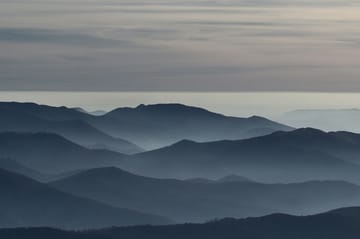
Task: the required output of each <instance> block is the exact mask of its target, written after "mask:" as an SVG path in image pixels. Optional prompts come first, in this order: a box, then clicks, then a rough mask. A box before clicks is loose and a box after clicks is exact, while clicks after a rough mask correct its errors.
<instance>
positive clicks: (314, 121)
mask: <svg viewBox="0 0 360 239" xmlns="http://www.w3.org/2000/svg"><path fill="white" fill-rule="evenodd" d="M278 120H279V121H281V122H284V123H286V124H289V125H291V126H294V127H313V128H317V129H322V130H326V131H339V130H342V131H350V132H357V133H360V125H359V122H360V109H312V110H295V111H290V112H287V113H285V114H283V115H281V116H280V117H278Z"/></svg>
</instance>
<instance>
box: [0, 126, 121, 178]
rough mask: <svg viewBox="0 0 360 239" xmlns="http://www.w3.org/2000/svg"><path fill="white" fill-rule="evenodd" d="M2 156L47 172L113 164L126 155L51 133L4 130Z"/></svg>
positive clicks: (1, 139) (0, 135) (0, 142)
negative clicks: (85, 145) (81, 144)
mask: <svg viewBox="0 0 360 239" xmlns="http://www.w3.org/2000/svg"><path fill="white" fill-rule="evenodd" d="M0 145H1V147H0V158H11V159H13V160H16V161H17V162H19V163H21V164H22V165H24V166H26V167H29V168H33V169H35V170H37V171H40V172H43V173H51V174H54V173H62V172H66V171H71V170H77V169H88V168H94V167H104V166H113V165H117V164H119V162H120V161H121V159H122V158H123V156H124V155H122V154H119V153H115V152H111V151H106V150H90V149H87V148H84V147H82V146H80V145H77V144H74V143H72V142H70V141H68V140H66V139H65V138H63V137H61V136H58V135H55V134H48V133H12V132H7V133H0Z"/></svg>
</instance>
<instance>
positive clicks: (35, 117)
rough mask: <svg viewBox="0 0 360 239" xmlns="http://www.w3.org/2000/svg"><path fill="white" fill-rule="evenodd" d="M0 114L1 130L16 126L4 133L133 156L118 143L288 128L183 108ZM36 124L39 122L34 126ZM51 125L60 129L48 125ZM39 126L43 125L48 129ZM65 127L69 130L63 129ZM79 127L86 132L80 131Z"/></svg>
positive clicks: (4, 109)
mask: <svg viewBox="0 0 360 239" xmlns="http://www.w3.org/2000/svg"><path fill="white" fill-rule="evenodd" d="M0 113H1V114H2V115H3V114H4V115H7V119H3V120H2V121H0V130H1V125H6V124H9V125H11V124H13V123H11V119H16V120H17V121H20V122H18V123H17V124H13V126H12V128H11V129H7V130H12V131H16V130H17V127H21V128H20V129H19V130H22V131H23V130H31V131H34V130H35V131H48V132H54V133H57V134H60V135H63V136H65V137H67V138H69V139H71V140H73V141H75V142H77V143H80V144H82V145H85V146H89V145H104V147H105V146H107V147H109V148H110V149H113V150H117V151H118V152H124V153H127V152H129V153H136V152H139V151H141V149H140V148H139V147H136V146H134V145H133V144H131V143H129V142H125V141H121V140H120V139H118V138H125V139H129V140H130V141H132V142H135V143H136V144H138V145H141V146H142V147H145V148H158V147H163V146H166V145H169V144H172V143H175V142H177V141H179V140H182V139H191V140H197V141H213V140H222V139H240V138H249V137H253V136H259V135H265V134H269V133H272V132H274V131H278V130H284V131H286V130H291V129H292V128H290V127H288V126H285V125H282V124H279V123H276V122H273V121H270V120H268V119H265V118H262V117H258V116H253V117H250V118H237V117H228V116H224V115H221V114H216V113H213V112H210V111H207V110H204V109H201V108H196V107H191V106H185V105H181V104H158V105H139V106H138V107H136V108H118V109H116V110H113V111H111V112H109V113H107V114H105V115H101V116H94V115H91V114H88V113H86V112H83V111H82V110H77V109H70V108H66V107H51V106H46V105H37V104H33V103H15V102H12V103H8V102H3V103H0ZM14 114H16V115H14ZM26 117H28V118H29V119H27V120H26V122H28V123H26V122H23V121H24V120H25V119H26ZM22 119H23V120H22ZM39 120H41V123H38V121H39ZM9 122H10V123H9ZM29 122H30V123H33V124H35V126H34V125H32V124H30V123H29ZM54 122H56V123H57V124H58V126H57V127H58V128H60V129H58V128H56V127H55V126H53V125H52V124H54ZM74 122H77V124H81V125H82V127H80V126H79V125H77V126H75V127H71V125H70V126H66V125H65V126H64V125H63V124H71V123H72V124H75V123H74ZM48 124H50V125H48ZM59 124H60V125H59ZM19 125H20V126H19ZM47 125H48V126H47ZM25 126H26V127H25ZM40 126H42V127H45V126H46V127H45V129H46V130H45V129H44V128H41V127H40ZM54 127H55V128H54ZM94 127H95V128H96V129H95V128H94ZM68 128H70V130H67V129H68ZM78 128H84V129H83V130H82V131H79V129H78ZM99 130H101V131H99ZM95 131H96V132H95ZM104 132H106V134H105V133H104ZM95 134H97V135H98V136H96V135H95ZM109 135H112V136H114V137H116V138H114V137H111V136H109ZM122 147H123V148H122Z"/></svg>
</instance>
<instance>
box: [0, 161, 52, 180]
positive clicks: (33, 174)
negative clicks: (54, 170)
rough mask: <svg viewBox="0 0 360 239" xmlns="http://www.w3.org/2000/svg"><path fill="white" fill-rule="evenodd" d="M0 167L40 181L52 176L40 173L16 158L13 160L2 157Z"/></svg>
mask: <svg viewBox="0 0 360 239" xmlns="http://www.w3.org/2000/svg"><path fill="white" fill-rule="evenodd" d="M0 169H4V170H6V171H10V172H14V173H18V174H22V175H24V176H27V177H29V178H32V179H36V180H38V181H43V180H46V179H48V178H49V177H50V176H49V175H46V174H43V173H40V172H38V171H36V170H34V169H31V168H28V167H26V166H24V165H21V164H19V163H18V162H16V161H15V160H12V159H10V158H0Z"/></svg>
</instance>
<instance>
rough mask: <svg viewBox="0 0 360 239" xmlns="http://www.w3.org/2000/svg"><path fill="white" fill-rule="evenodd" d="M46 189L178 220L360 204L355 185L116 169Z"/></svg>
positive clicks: (301, 211)
mask: <svg viewBox="0 0 360 239" xmlns="http://www.w3.org/2000/svg"><path fill="white" fill-rule="evenodd" d="M50 185H51V186H54V187H56V188H58V189H60V190H63V191H65V192H68V193H71V194H74V195H78V196H82V197H86V198H91V199H94V200H97V201H101V202H104V203H106V204H110V205H113V206H117V207H123V208H131V209H135V210H138V211H143V212H148V213H151V214H158V215H163V216H166V217H168V218H172V219H174V220H176V221H178V222H204V221H207V220H210V219H213V218H222V217H246V216H258V215H265V214H269V213H273V212H286V213H296V214H302V215H303V214H310V213H316V212H321V211H324V210H329V209H333V208H338V207H343V206H352V205H357V203H358V202H359V200H360V187H359V186H356V185H353V184H350V183H345V182H335V181H328V182H316V181H312V182H305V183H297V184H260V183H251V182H235V181H232V182H224V183H206V182H204V183H199V182H192V181H180V180H172V179H155V178H147V177H143V176H138V175H134V174H131V173H128V172H125V171H123V170H121V169H118V168H100V169H91V170H88V171H83V172H80V173H78V174H76V175H73V176H70V177H68V178H65V179H62V180H60V181H57V182H53V183H51V184H50Z"/></svg>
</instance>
